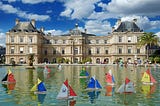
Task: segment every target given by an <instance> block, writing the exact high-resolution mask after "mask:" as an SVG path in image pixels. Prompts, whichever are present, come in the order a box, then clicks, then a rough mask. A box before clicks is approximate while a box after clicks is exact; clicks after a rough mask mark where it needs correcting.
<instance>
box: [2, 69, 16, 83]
mask: <svg viewBox="0 0 160 106" xmlns="http://www.w3.org/2000/svg"><path fill="white" fill-rule="evenodd" d="M2 83H3V84H10V83H16V80H15V79H14V75H13V73H12V72H11V70H10V69H9V70H8V73H7V74H6V75H5V77H4V78H3V79H2Z"/></svg>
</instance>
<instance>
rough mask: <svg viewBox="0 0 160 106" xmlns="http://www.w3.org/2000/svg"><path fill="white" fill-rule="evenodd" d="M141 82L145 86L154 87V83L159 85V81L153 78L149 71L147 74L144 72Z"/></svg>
mask: <svg viewBox="0 0 160 106" xmlns="http://www.w3.org/2000/svg"><path fill="white" fill-rule="evenodd" d="M141 81H142V83H143V84H149V85H153V84H154V83H157V81H156V80H155V79H154V78H153V76H152V74H151V72H150V70H149V69H148V70H147V71H146V72H144V74H143V77H142V80H141Z"/></svg>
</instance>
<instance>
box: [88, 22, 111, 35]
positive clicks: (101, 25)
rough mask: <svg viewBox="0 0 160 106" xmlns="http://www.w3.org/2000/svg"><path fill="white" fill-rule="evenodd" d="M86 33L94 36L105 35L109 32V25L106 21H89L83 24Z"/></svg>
mask: <svg viewBox="0 0 160 106" xmlns="http://www.w3.org/2000/svg"><path fill="white" fill-rule="evenodd" d="M85 29H87V33H91V34H96V35H107V34H108V32H111V25H110V23H109V22H108V21H98V20H90V21H87V22H86V23H85Z"/></svg>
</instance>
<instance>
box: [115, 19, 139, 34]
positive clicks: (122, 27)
mask: <svg viewBox="0 0 160 106" xmlns="http://www.w3.org/2000/svg"><path fill="white" fill-rule="evenodd" d="M127 31H130V32H141V31H142V30H140V28H139V27H138V26H137V25H136V23H135V22H129V21H124V22H121V23H120V24H119V26H118V28H117V29H115V30H114V32H127Z"/></svg>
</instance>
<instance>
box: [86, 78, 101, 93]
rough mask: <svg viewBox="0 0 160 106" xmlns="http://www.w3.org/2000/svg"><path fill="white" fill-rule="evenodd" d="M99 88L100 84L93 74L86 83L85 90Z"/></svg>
mask: <svg viewBox="0 0 160 106" xmlns="http://www.w3.org/2000/svg"><path fill="white" fill-rule="evenodd" d="M99 89H102V86H101V84H100V83H99V82H98V80H97V79H96V78H95V76H92V77H91V78H90V80H89V83H88V85H87V90H99Z"/></svg>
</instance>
